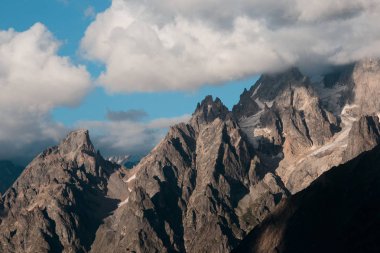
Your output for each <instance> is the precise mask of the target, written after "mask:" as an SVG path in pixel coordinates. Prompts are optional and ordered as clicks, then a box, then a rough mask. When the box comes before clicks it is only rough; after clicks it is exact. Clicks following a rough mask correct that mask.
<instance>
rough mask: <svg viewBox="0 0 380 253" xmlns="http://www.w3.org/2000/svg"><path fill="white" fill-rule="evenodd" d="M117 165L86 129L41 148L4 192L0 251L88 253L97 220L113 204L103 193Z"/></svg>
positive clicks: (105, 193) (102, 216) (114, 203)
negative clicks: (101, 152) (108, 159)
mask: <svg viewBox="0 0 380 253" xmlns="http://www.w3.org/2000/svg"><path fill="white" fill-rule="evenodd" d="M116 169H117V168H116V167H115V166H114V165H112V164H110V163H108V162H106V161H105V160H103V158H102V157H101V156H100V155H99V154H98V153H97V152H96V151H95V149H94V147H93V146H92V144H91V142H90V140H89V136H88V132H87V131H84V130H80V131H76V132H73V133H71V134H70V135H69V136H68V137H67V138H66V139H65V140H63V141H62V143H61V144H60V145H59V146H57V147H53V148H49V149H47V150H45V151H44V152H43V153H41V154H40V155H39V156H38V157H37V158H35V159H34V160H33V161H32V162H31V164H29V165H28V166H27V168H26V169H25V171H24V172H23V173H22V174H21V176H20V177H19V178H18V179H17V181H16V182H15V183H14V184H13V186H12V187H11V188H10V189H9V190H8V191H7V192H6V193H5V194H4V196H3V203H2V205H1V216H0V252H86V251H88V250H89V248H90V246H91V243H92V241H93V239H94V234H95V231H96V230H97V228H98V226H99V224H100V223H101V220H102V219H103V218H104V217H105V216H106V215H108V212H109V210H111V209H112V207H113V206H115V205H116V204H117V200H116V199H113V198H111V197H108V196H107V193H108V192H109V189H108V188H107V185H108V181H109V178H110V177H111V175H112V174H113V173H115V172H116Z"/></svg>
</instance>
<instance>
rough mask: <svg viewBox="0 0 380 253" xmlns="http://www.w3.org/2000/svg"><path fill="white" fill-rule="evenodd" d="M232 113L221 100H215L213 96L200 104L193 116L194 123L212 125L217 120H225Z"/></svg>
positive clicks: (207, 97)
mask: <svg viewBox="0 0 380 253" xmlns="http://www.w3.org/2000/svg"><path fill="white" fill-rule="evenodd" d="M229 114H230V111H229V110H228V108H227V107H226V106H225V105H224V104H223V103H222V101H221V100H220V99H219V98H215V100H214V99H213V97H212V96H210V95H209V96H206V97H205V98H204V99H203V101H202V102H201V103H198V105H197V108H196V109H195V112H194V113H193V115H192V119H191V122H193V123H197V124H199V123H201V124H202V123H210V122H212V121H214V120H215V119H216V118H220V119H222V120H225V119H226V118H227V117H228V115H229Z"/></svg>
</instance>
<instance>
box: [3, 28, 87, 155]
mask: <svg viewBox="0 0 380 253" xmlns="http://www.w3.org/2000/svg"><path fill="white" fill-rule="evenodd" d="M59 45H60V43H59V42H58V41H57V40H56V39H55V38H54V37H53V35H52V34H51V33H50V32H49V31H48V30H47V28H46V27H45V26H44V25H42V24H40V23H36V24H35V25H33V26H32V27H31V28H30V29H28V30H26V31H23V32H16V31H14V30H13V29H9V30H6V31H1V30H0V118H1V124H0V146H1V147H6V148H2V149H1V151H0V159H1V158H4V157H6V158H12V157H16V158H17V156H18V155H19V156H21V157H23V158H25V157H31V156H33V155H35V153H36V152H39V151H40V150H42V148H45V147H46V146H47V145H48V144H50V143H52V142H55V141H56V140H57V139H58V138H60V137H61V136H62V135H63V134H64V133H65V128H64V127H63V126H62V125H60V124H57V123H54V122H53V121H52V120H51V119H50V111H51V110H52V109H53V108H54V107H56V106H71V105H75V104H77V103H79V102H80V100H81V99H82V97H83V96H84V95H85V94H86V93H87V91H88V90H89V89H90V85H91V81H90V76H89V74H88V72H87V70H86V68H85V67H83V66H76V65H74V64H72V63H71V62H70V60H69V59H68V58H66V57H61V56H59V55H58V54H57V51H58V48H59Z"/></svg>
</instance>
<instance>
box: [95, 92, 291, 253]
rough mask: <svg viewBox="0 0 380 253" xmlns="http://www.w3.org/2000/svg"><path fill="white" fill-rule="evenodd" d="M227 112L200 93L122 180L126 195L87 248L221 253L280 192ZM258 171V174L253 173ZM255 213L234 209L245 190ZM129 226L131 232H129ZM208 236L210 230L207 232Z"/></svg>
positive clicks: (257, 217) (275, 202)
mask: <svg viewBox="0 0 380 253" xmlns="http://www.w3.org/2000/svg"><path fill="white" fill-rule="evenodd" d="M242 134H243V133H242V132H241V130H240V128H239V126H238V124H237V122H235V121H234V119H233V118H232V117H231V113H230V112H228V110H227V109H226V108H225V107H224V105H222V104H221V102H220V100H218V99H216V100H215V101H213V100H212V98H210V97H207V98H206V99H205V100H204V101H203V102H202V103H201V104H200V105H199V106H198V107H197V109H196V111H195V112H194V114H193V117H192V119H191V120H190V123H189V124H180V125H177V126H174V127H172V128H171V129H170V131H169V133H168V135H167V136H166V137H165V139H164V140H163V141H162V142H161V143H160V144H159V145H158V146H157V147H156V148H155V149H154V150H153V151H152V152H151V153H150V154H149V155H148V156H147V157H145V158H144V159H143V160H142V161H141V162H140V163H139V164H138V165H137V166H136V167H135V168H134V169H133V170H132V171H131V176H129V177H127V178H125V180H124V181H125V183H126V187H128V189H129V191H130V193H129V195H128V197H127V198H126V199H125V201H123V203H122V204H121V205H120V206H119V208H118V209H117V210H116V211H115V213H114V215H112V216H111V217H109V218H107V219H106V222H105V224H104V225H103V226H101V228H100V229H99V230H98V232H97V236H96V240H95V243H94V245H93V250H92V252H127V251H126V249H129V250H130V251H131V252H133V251H135V252H228V251H229V250H231V249H232V248H233V247H235V246H236V245H237V243H238V242H239V241H240V240H241V239H242V238H243V236H244V235H245V234H246V232H247V231H248V229H249V228H251V227H252V224H257V223H258V221H260V220H261V219H263V217H264V214H265V213H268V211H269V210H271V209H272V208H273V207H274V206H275V205H276V204H277V203H278V201H279V200H280V199H281V198H282V197H283V196H286V195H287V191H286V190H285V189H283V188H282V187H281V186H278V184H277V182H276V179H277V177H276V176H275V175H274V174H271V175H267V176H266V177H269V178H270V179H268V185H267V183H266V182H264V181H263V180H262V177H263V176H264V174H265V168H264V167H263V166H262V165H261V164H260V161H258V160H257V158H256V157H255V156H254V153H253V150H252V148H250V146H249V145H248V143H247V142H246V140H245V138H244V137H243V136H242ZM260 170H263V171H260ZM258 181H261V185H262V187H261V188H260V189H256V191H257V196H258V195H260V194H263V196H264V194H265V198H264V197H263V196H260V197H262V199H257V200H253V201H252V202H253V203H255V204H256V205H257V208H258V209H260V210H261V213H255V215H256V216H249V217H248V216H247V217H245V216H244V214H246V213H245V212H242V211H241V210H238V209H237V206H238V203H239V201H240V200H241V199H242V198H243V197H244V196H246V195H247V194H248V193H249V192H250V188H252V187H254V186H255V185H257V182H258ZM136 231H138V232H137V233H136ZM210 235H212V236H211V237H210Z"/></svg>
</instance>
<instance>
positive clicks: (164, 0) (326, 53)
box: [81, 0, 380, 92]
mask: <svg viewBox="0 0 380 253" xmlns="http://www.w3.org/2000/svg"><path fill="white" fill-rule="evenodd" d="M379 22H380V2H379V1H378V0H359V1H358V0H336V1H330V0H319V1H310V0H284V1H275V0H268V1H259V0H237V1H229V0H219V1H216V0H206V1H200V0H194V1H186V0H180V1H169V0H160V1H157V0H144V1H141V0H139V1H137V0H113V1H112V5H111V7H109V8H108V9H107V10H105V11H104V12H103V13H100V14H98V15H97V17H96V19H95V20H94V22H93V23H92V24H91V25H90V26H89V27H88V29H87V31H86V33H85V36H84V38H83V39H82V43H81V51H82V53H83V55H84V56H85V57H87V58H89V59H92V60H95V61H99V62H102V63H104V64H105V66H106V69H105V71H104V72H103V73H102V74H101V75H100V77H99V79H98V82H99V83H100V84H102V85H103V86H104V87H106V88H107V90H108V91H111V92H135V91H161V90H191V89H196V88H198V87H200V86H202V85H204V84H218V83H221V82H224V81H228V80H233V79H238V78H243V77H246V76H248V75H254V74H260V73H262V72H271V71H277V70H281V69H283V68H287V67H289V66H292V65H300V66H302V67H303V68H305V69H310V68H320V67H323V66H327V65H334V64H345V63H349V62H351V61H354V60H358V59H360V58H364V57H373V56H380V46H379V45H380V44H379V43H380V30H379V29H378V23H379Z"/></svg>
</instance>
